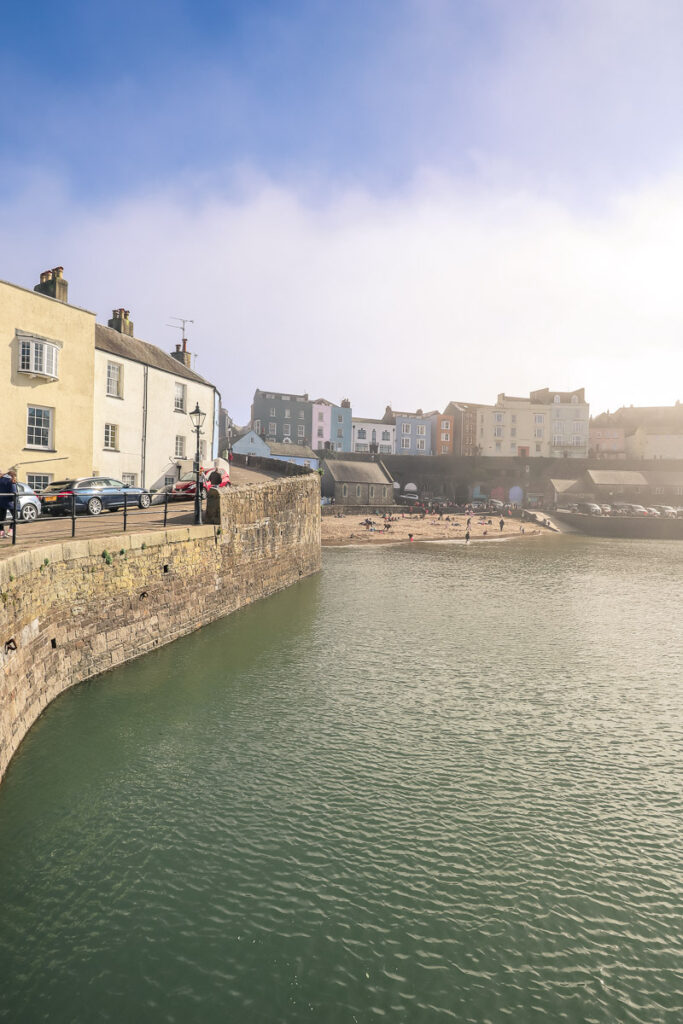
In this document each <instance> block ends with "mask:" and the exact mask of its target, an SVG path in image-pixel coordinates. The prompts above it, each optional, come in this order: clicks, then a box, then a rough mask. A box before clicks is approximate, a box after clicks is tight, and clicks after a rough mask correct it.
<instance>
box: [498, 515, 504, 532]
mask: <svg viewBox="0 0 683 1024" xmlns="http://www.w3.org/2000/svg"><path fill="white" fill-rule="evenodd" d="M499 525H500V532H501V533H502V532H503V527H504V526H505V520H504V519H503V517H502V516H501V517H500V524H499Z"/></svg>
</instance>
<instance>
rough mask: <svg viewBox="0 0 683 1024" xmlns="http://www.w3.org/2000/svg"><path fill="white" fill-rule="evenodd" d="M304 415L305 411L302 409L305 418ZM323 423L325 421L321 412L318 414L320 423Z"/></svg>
mask: <svg viewBox="0 0 683 1024" xmlns="http://www.w3.org/2000/svg"><path fill="white" fill-rule="evenodd" d="M303 414H304V413H303V409H302V410H301V413H300V415H301V416H303ZM322 421H323V414H322V413H321V412H319V413H318V423H322Z"/></svg>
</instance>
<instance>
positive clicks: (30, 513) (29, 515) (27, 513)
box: [20, 505, 38, 523]
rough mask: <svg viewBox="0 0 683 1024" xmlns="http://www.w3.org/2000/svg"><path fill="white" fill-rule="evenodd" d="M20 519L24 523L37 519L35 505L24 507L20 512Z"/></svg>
mask: <svg viewBox="0 0 683 1024" xmlns="http://www.w3.org/2000/svg"><path fill="white" fill-rule="evenodd" d="M20 515H21V518H22V519H23V520H24V522H25V523H30V522H32V521H33V520H34V519H37V518H38V509H37V508H36V506H35V505H24V507H23V508H22V510H21V512H20Z"/></svg>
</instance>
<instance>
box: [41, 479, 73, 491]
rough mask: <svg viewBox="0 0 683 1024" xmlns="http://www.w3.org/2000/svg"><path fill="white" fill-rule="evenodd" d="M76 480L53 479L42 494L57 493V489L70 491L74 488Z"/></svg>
mask: <svg viewBox="0 0 683 1024" xmlns="http://www.w3.org/2000/svg"><path fill="white" fill-rule="evenodd" d="M75 483H76V481H75V480H53V481H52V483H51V484H48V485H47V487H45V488H44V489H43V491H42V492H41V493H42V494H55V493H56V492H57V491H70V490H72V489H73V487H74V484H75Z"/></svg>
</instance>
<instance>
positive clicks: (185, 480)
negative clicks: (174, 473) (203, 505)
mask: <svg viewBox="0 0 683 1024" xmlns="http://www.w3.org/2000/svg"><path fill="white" fill-rule="evenodd" d="M215 469H217V470H218V472H219V473H220V474H221V482H220V483H219V484H217V485H216V486H218V487H227V486H228V485H229V483H230V473H229V472H228V471H227V470H226V469H225V468H224V467H223V466H216V467H215ZM214 471H215V470H214V467H213V466H212V467H211V468H209V469H206V470H205V471H204V483H203V484H202V494H201V496H202V498H205V497H206V492H207V491H210V490H211V488H212V487H213V486H214V484H212V483H211V482H210V481H209V477H210V476H211V474H212V473H213V472H214ZM196 484H197V480H196V476H195V474H194V473H193V472H192V471H189V472H187V473H183V475H182V476H181V477H180V479H179V480H176V482H175V483H174V484H173V491H172V494H173V497H174V498H194V495H195V490H196Z"/></svg>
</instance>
